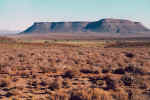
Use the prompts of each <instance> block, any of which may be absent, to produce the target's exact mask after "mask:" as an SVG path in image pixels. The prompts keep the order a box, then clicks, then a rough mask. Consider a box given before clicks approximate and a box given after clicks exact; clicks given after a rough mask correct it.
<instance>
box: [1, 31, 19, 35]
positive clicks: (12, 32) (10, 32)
mask: <svg viewBox="0 0 150 100" xmlns="http://www.w3.org/2000/svg"><path fill="white" fill-rule="evenodd" d="M19 32H20V31H10V30H0V35H5V34H16V33H19Z"/></svg>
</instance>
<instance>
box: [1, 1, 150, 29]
mask: <svg viewBox="0 0 150 100" xmlns="http://www.w3.org/2000/svg"><path fill="white" fill-rule="evenodd" d="M102 18H120V19H129V20H133V21H139V22H142V23H143V24H144V25H146V26H147V27H149V28H150V0H0V30H24V29H26V28H27V27H29V26H30V25H32V24H33V22H35V21H95V20H99V19H102Z"/></svg>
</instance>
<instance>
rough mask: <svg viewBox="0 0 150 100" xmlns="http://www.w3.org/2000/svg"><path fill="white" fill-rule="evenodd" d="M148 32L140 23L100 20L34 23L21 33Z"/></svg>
mask: <svg viewBox="0 0 150 100" xmlns="http://www.w3.org/2000/svg"><path fill="white" fill-rule="evenodd" d="M147 31H150V30H149V29H148V28H146V27H145V26H144V25H143V24H141V23H140V22H134V21H130V20H125V19H111V18H107V19H101V20H98V21H93V22H88V21H74V22H35V23H34V24H33V25H32V26H31V27H29V28H28V29H26V30H25V31H23V32H22V33H24V34H30V33H52V32H54V33H55V32H56V33H63V32H109V33H136V32H147Z"/></svg>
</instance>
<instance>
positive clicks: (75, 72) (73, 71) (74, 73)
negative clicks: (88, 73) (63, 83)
mask: <svg viewBox="0 0 150 100" xmlns="http://www.w3.org/2000/svg"><path fill="white" fill-rule="evenodd" d="M78 74H79V72H78V70H77V69H68V70H66V71H65V73H64V75H63V77H64V78H73V77H75V76H77V75H78Z"/></svg>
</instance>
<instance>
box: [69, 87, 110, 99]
mask: <svg viewBox="0 0 150 100" xmlns="http://www.w3.org/2000/svg"><path fill="white" fill-rule="evenodd" d="M70 100H112V98H111V96H110V95H109V94H108V93H107V92H105V91H103V90H100V89H98V88H95V89H87V90H77V91H73V92H72V93H71V97H70Z"/></svg>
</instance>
